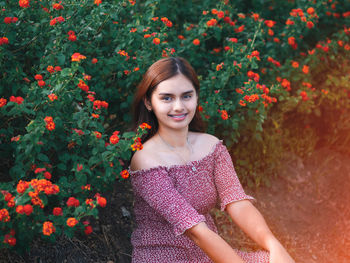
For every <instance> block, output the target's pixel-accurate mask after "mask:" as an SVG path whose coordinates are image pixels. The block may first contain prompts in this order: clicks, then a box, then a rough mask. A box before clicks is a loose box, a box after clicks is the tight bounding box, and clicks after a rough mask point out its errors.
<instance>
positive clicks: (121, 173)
mask: <svg viewBox="0 0 350 263" xmlns="http://www.w3.org/2000/svg"><path fill="white" fill-rule="evenodd" d="M120 176H121V177H122V178H124V179H126V178H128V177H129V172H128V170H123V171H121V172H120Z"/></svg>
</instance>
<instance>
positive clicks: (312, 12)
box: [306, 7, 315, 15]
mask: <svg viewBox="0 0 350 263" xmlns="http://www.w3.org/2000/svg"><path fill="white" fill-rule="evenodd" d="M306 12H307V13H308V14H309V15H313V14H314V13H315V9H314V8H313V7H309V8H308V9H307V10H306Z"/></svg>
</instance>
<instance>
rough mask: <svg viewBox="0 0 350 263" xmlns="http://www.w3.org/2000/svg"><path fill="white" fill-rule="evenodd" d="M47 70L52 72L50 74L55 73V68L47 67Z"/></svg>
mask: <svg viewBox="0 0 350 263" xmlns="http://www.w3.org/2000/svg"><path fill="white" fill-rule="evenodd" d="M46 70H47V71H48V72H50V73H54V72H55V70H54V68H53V66H47V68H46Z"/></svg>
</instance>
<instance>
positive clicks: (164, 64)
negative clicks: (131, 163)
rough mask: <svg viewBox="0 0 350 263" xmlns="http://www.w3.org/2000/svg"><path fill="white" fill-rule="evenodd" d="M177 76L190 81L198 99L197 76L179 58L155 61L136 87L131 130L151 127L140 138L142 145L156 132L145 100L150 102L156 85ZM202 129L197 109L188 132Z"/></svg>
mask: <svg viewBox="0 0 350 263" xmlns="http://www.w3.org/2000/svg"><path fill="white" fill-rule="evenodd" d="M178 74H182V75H184V76H185V77H186V78H187V79H188V80H189V81H191V83H192V85H193V87H194V89H195V90H196V93H197V96H198V97H199V81H198V77H197V74H196V72H195V71H194V69H193V68H192V66H191V65H190V63H188V62H187V60H185V59H184V58H181V57H169V58H163V59H160V60H158V61H156V62H155V63H153V64H152V65H151V66H150V67H149V68H148V70H147V71H146V73H145V74H144V75H143V78H142V80H141V82H140V83H139V85H138V86H137V90H136V94H135V97H134V102H133V117H134V119H133V130H136V129H137V127H138V126H139V125H140V124H142V123H144V122H146V123H148V124H149V125H150V126H151V129H150V130H149V132H148V133H147V135H145V136H144V137H143V138H141V140H142V143H144V142H146V141H147V140H148V139H149V138H151V137H152V136H153V135H155V134H156V132H157V131H158V120H157V117H156V116H155V115H154V113H153V111H148V109H147V108H146V106H145V99H146V100H148V101H151V96H152V93H153V91H154V90H155V89H156V88H157V85H158V84H159V83H161V82H162V81H164V80H167V79H170V78H172V77H174V76H176V75H178ZM203 128H204V124H203V121H202V118H201V116H200V114H199V111H198V107H197V109H196V112H195V115H194V117H193V119H192V121H191V122H190V124H189V130H190V131H198V132H202V131H203Z"/></svg>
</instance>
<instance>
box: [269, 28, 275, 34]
mask: <svg viewBox="0 0 350 263" xmlns="http://www.w3.org/2000/svg"><path fill="white" fill-rule="evenodd" d="M267 33H268V34H269V36H273V35H274V34H275V32H273V30H272V29H270V28H269V30H267Z"/></svg>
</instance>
